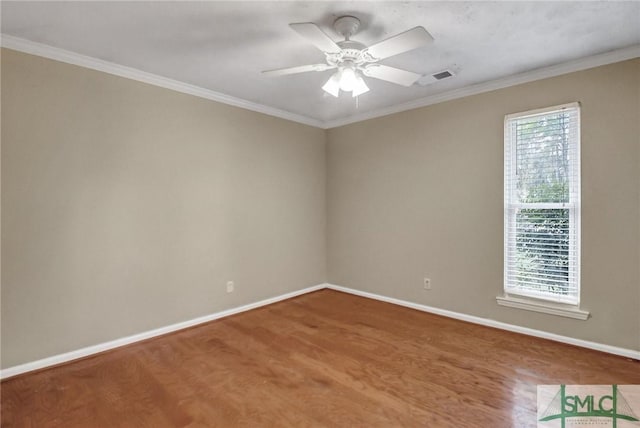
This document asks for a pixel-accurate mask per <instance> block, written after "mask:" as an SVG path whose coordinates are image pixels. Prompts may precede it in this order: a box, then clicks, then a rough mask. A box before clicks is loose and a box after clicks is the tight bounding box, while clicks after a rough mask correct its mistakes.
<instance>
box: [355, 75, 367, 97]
mask: <svg viewBox="0 0 640 428" xmlns="http://www.w3.org/2000/svg"><path fill="white" fill-rule="evenodd" d="M365 92H369V87H368V86H367V84H366V83H364V79H363V78H362V77H361V76H360V75H356V83H355V85H354V86H353V93H352V94H351V96H352V97H357V96H358V95H362V94H364V93H365Z"/></svg>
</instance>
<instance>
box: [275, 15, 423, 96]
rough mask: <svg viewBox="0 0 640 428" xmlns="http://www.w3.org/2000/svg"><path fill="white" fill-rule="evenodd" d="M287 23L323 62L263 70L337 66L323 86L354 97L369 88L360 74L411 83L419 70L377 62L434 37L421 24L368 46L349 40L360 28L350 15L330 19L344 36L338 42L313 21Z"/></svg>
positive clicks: (282, 71) (285, 71) (278, 73)
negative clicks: (315, 48) (313, 48)
mask: <svg viewBox="0 0 640 428" xmlns="http://www.w3.org/2000/svg"><path fill="white" fill-rule="evenodd" d="M289 27H291V29H293V30H294V31H296V32H297V33H298V34H300V35H301V36H302V37H304V38H305V39H307V40H308V41H309V42H311V43H312V44H314V45H315V46H316V47H317V48H318V49H320V50H321V51H322V52H324V54H325V61H326V63H324V64H310V65H302V66H298V67H288V68H281V69H276V70H267V71H263V73H264V74H267V75H272V76H283V75H287V74H296V73H304V72H309V71H326V70H331V69H337V71H336V72H335V73H334V74H333V75H332V76H331V77H330V78H329V80H328V81H327V83H325V85H324V86H323V87H322V89H324V90H325V91H326V92H328V93H329V94H331V95H333V96H335V97H337V96H338V95H339V94H340V90H342V91H345V92H352V96H353V97H356V96H358V95H361V94H364V93H366V92H368V91H369V87H368V86H367V85H366V83H365V82H364V79H363V78H362V76H366V77H372V78H375V79H380V80H384V81H387V82H391V83H395V84H398V85H402V86H407V87H408V86H411V85H413V84H414V83H416V82H417V81H418V79H420V78H421V77H422V75H421V74H418V73H413V72H411V71H407V70H401V69H399V68H395V67H389V66H386V65H383V64H379V61H381V60H383V59H385V58H389V57H391V56H394V55H398V54H401V53H404V52H408V51H410V50H414V49H417V48H420V47H422V46H425V45H426V44H428V43H430V42H432V41H433V37H431V35H430V34H429V33H428V32H427V30H425V29H424V28H423V27H414V28H412V29H410V30H408V31H405V32H403V33H400V34H397V35H395V36H393V37H390V38H388V39H386V40H383V41H381V42H378V43H375V44H373V45H371V46H368V47H367V46H366V45H364V44H362V43H360V42H357V41H355V40H351V37H352V36H353V35H354V34H356V32H357V31H358V29H359V28H360V20H359V19H358V18H356V17H355V16H350V15H345V16H340V17H338V18H337V19H336V20H335V21H334V23H333V28H334V29H335V30H336V32H337V33H338V34H340V35H342V36H343V37H344V40H342V41H339V42H335V41H334V40H333V39H332V38H331V37H329V36H328V35H327V34H326V33H325V32H324V31H322V30H321V29H320V27H318V26H317V25H316V24H314V23H312V22H304V23H296V24H289Z"/></svg>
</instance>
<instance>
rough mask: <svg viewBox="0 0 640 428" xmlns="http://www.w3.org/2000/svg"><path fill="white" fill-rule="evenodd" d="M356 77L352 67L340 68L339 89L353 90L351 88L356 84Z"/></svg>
mask: <svg viewBox="0 0 640 428" xmlns="http://www.w3.org/2000/svg"><path fill="white" fill-rule="evenodd" d="M357 78H358V76H357V75H356V72H355V70H354V69H353V68H351V67H344V68H342V70H341V71H340V89H342V90H343V91H345V92H351V91H353V88H354V87H355V86H356V82H357Z"/></svg>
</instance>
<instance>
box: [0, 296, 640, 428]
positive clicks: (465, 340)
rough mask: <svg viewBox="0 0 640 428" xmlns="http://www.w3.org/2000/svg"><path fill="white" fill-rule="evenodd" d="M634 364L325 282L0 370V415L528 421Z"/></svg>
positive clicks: (365, 422)
mask: <svg viewBox="0 0 640 428" xmlns="http://www.w3.org/2000/svg"><path fill="white" fill-rule="evenodd" d="M560 383H564V384H612V383H617V384H640V362H638V361H633V360H629V359H626V358H623V357H617V356H613V355H608V354H604V353H600V352H596V351H590V350H586V349H582V348H577V347H573V346H570V345H563V344H559V343H555V342H551V341H547V340H543V339H537V338H532V337H528V336H523V335H519V334H515V333H510V332H505V331H501V330H496V329H492V328H488V327H482V326H478V325H474V324H469V323H465V322H462V321H457V320H452V319H449V318H444V317H440V316H436V315H431V314H427V313H423V312H418V311H415V310H411V309H407V308H403V307H399V306H394V305H391V304H388V303H382V302H378V301H374V300H369V299H365V298H361V297H356V296H352V295H348V294H343V293H340V292H336V291H331V290H322V291H318V292H315V293H311V294H307V295H304V296H300V297H297V298H294V299H291V300H287V301H284V302H280V303H276V304H274V305H271V306H267V307H263V308H259V309H255V310H253V311H250V312H246V313H242V314H239V315H235V316H232V317H228V318H224V319H221V320H217V321H213V322H211V323H208V324H205V325H201V326H198V327H194V328H191V329H188V330H183V331H180V332H177V333H173V334H169V335H167V336H162V337H159V338H155V339H150V340H148V341H145V342H141V343H137V344H133V345H129V346H127V347H123V348H119V349H116V350H113V351H109V352H106V353H103V354H101V355H97V356H94V357H90V358H87V359H84V360H80V361H76V362H72V363H69V364H65V365H62V366H58V367H55V368H51V369H47V370H43V371H40V372H36V373H30V374H25V375H21V376H17V377H15V378H12V379H8V380H6V381H3V382H2V384H1V388H2V390H1V392H2V398H1V403H2V409H1V410H2V427H7V428H8V427H65V428H67V427H154V428H158V427H187V426H189V427H196V426H201V427H213V426H220V427H236V426H252V427H255V426H296V427H298V426H331V427H334V426H361V427H365V426H366V427H371V426H381V427H395V426H429V427H457V428H460V427H474V428H475V427H491V428H495V427H534V426H535V425H536V422H535V419H536V385H537V384H560Z"/></svg>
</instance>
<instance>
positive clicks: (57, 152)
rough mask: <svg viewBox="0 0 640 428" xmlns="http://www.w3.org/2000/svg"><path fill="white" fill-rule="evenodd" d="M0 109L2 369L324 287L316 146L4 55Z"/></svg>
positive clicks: (266, 125)
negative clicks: (231, 289)
mask: <svg viewBox="0 0 640 428" xmlns="http://www.w3.org/2000/svg"><path fill="white" fill-rule="evenodd" d="M1 101H2V124H3V127H2V208H3V212H2V265H3V270H2V318H1V321H2V332H1V333H2V367H3V368H6V367H10V366H14V365H17V364H21V363H25V362H29V361H33V360H37V359H40V358H43V357H48V356H51V355H55V354H59V353H62V352H66V351H71V350H76V349H78V348H81V347H85V346H89V345H94V344H97V343H101V342H104V341H108V340H111V339H116V338H120V337H123V336H126V335H130V334H134V333H139V332H142V331H146V330H149V329H153V328H157V327H161V326H165V325H168V324H172V323H175V322H178V321H183V320H187V319H191V318H194V317H198V316H202V315H206V314H210V313H213V312H216V311H220V310H223V309H227V308H231V307H235V306H239V305H241V304H245V303H250V302H255V301H258V300H260V299H263V298H267V297H270V296H275V295H279V294H283V293H285V292H289V291H293V290H298V289H300V288H303V287H306V286H312V285H316V284H319V283H323V282H325V280H326V278H325V271H326V263H325V254H326V252H325V237H326V233H325V218H326V216H325V212H326V209H325V170H326V168H325V133H324V131H322V130H320V129H315V128H312V127H308V126H304V125H299V124H296V123H292V122H288V121H285V120H282V119H277V118H273V117H269V116H265V115H261V114H258V113H253V112H249V111H246V110H242V109H238V108H234V107H229V106H226V105H222V104H218V103H215V102H211V101H207V100H204V99H199V98H196V97H193V96H189V95H184V94H180V93H176V92H172V91H169V90H165V89H161V88H157V87H154V86H150V85H146V84H142V83H139V82H135V81H132V80H127V79H123V78H119V77H115V76H111V75H107V74H104V73H100V72H96V71H91V70H87V69H83V68H79V67H75V66H71V65H67V64H63V63H59V62H55V61H51V60H47V59H43V58H38V57H34V56H30V55H26V54H21V53H17V52H14V51H10V50H3V51H2V100H1ZM227 280H234V281H235V283H236V291H235V293H233V294H227V293H226V292H225V284H226V281H227Z"/></svg>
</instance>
